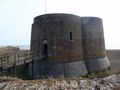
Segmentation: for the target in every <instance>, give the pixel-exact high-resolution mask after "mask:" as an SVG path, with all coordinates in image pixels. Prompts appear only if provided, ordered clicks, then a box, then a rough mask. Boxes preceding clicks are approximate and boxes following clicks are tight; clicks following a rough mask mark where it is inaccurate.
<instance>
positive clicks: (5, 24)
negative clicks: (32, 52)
mask: <svg viewBox="0 0 120 90" xmlns="http://www.w3.org/2000/svg"><path fill="white" fill-rule="evenodd" d="M46 2H47V3H46V12H47V13H70V14H75V15H79V16H96V17H101V18H102V19H103V25H104V36H105V44H106V48H107V49H120V10H119V9H120V0H46ZM44 13H45V1H44V0H0V45H29V44H30V35H31V24H32V23H33V18H34V17H35V16H38V15H41V14H44Z"/></svg>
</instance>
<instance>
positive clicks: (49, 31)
mask: <svg viewBox="0 0 120 90" xmlns="http://www.w3.org/2000/svg"><path fill="white" fill-rule="evenodd" d="M31 51H32V52H33V53H34V56H35V57H45V58H43V59H42V60H40V63H41V64H42V67H41V66H40V67H39V68H40V69H41V68H42V69H41V71H40V72H41V73H40V75H47V76H54V77H57V76H65V77H72V76H83V75H85V74H87V73H88V72H95V71H100V70H104V69H107V68H108V67H109V66H110V63H109V60H108V58H107V56H106V51H105V44H104V34H103V26H102V19H100V18H97V17H79V16H76V15H72V14H45V15H41V16H38V17H35V18H34V23H33V24H32V35H31Z"/></svg>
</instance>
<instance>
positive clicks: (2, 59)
mask: <svg viewBox="0 0 120 90" xmlns="http://www.w3.org/2000/svg"><path fill="white" fill-rule="evenodd" d="M0 59H1V73H2V75H3V59H2V57H0Z"/></svg>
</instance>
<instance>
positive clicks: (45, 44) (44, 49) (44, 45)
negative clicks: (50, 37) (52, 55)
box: [42, 40, 48, 56]
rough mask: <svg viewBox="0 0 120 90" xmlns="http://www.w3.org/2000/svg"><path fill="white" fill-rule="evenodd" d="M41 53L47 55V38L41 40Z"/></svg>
mask: <svg viewBox="0 0 120 90" xmlns="http://www.w3.org/2000/svg"><path fill="white" fill-rule="evenodd" d="M42 50H43V51H42V53H43V55H45V56H48V44H47V40H43V49H42Z"/></svg>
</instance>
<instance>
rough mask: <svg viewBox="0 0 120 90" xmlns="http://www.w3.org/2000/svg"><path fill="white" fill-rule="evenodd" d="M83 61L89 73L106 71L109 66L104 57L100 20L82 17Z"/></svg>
mask: <svg viewBox="0 0 120 90" xmlns="http://www.w3.org/2000/svg"><path fill="white" fill-rule="evenodd" d="M81 20H82V24H81V25H82V32H83V45H84V46H83V48H84V59H85V61H86V65H87V68H88V71H89V72H94V71H100V70H104V69H107V68H108V67H109V66H110V63H109V60H108V58H107V56H106V50H105V43H104V33H103V24H102V19H100V18H97V17H82V18H81Z"/></svg>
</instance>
